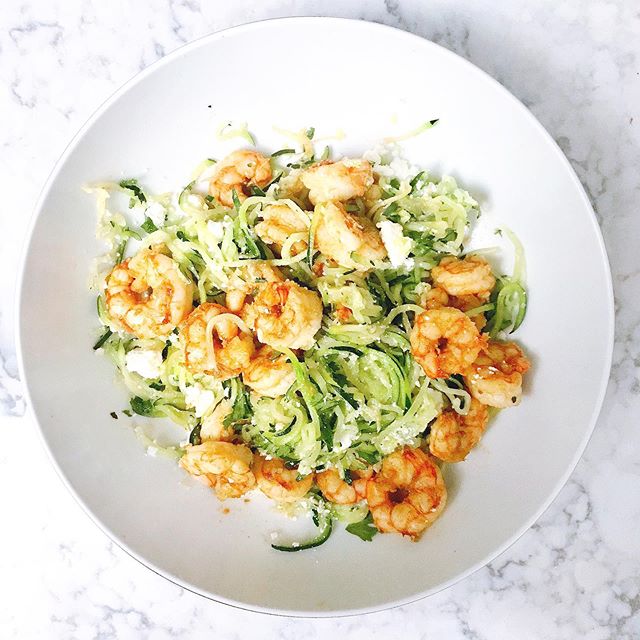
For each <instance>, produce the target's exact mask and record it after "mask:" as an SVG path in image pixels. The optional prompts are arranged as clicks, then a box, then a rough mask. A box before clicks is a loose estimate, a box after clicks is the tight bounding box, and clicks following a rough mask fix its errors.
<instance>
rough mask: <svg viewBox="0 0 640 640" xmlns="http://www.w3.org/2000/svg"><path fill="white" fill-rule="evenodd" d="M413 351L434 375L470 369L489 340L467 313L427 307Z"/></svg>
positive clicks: (413, 339) (415, 328) (420, 317)
mask: <svg viewBox="0 0 640 640" xmlns="http://www.w3.org/2000/svg"><path fill="white" fill-rule="evenodd" d="M410 341H411V353H412V354H413V357H414V358H415V359H416V361H417V362H418V364H419V365H420V366H421V367H422V368H423V369H424V372H425V373H426V374H427V375H428V376H429V377H430V378H448V377H449V376H450V375H452V374H454V373H462V372H464V371H466V370H467V368H468V367H469V366H471V364H473V362H474V360H475V359H476V358H477V356H478V353H480V349H481V348H482V347H483V346H484V345H485V344H486V337H484V336H481V335H480V333H479V331H478V329H477V328H476V326H475V325H474V324H473V322H471V320H470V319H469V318H467V316H465V315H464V313H462V311H459V310H458V309H453V308H452V307H443V308H442V309H432V310H430V311H423V312H422V313H421V314H419V315H418V316H416V319H415V322H414V325H413V330H412V331H411V335H410Z"/></svg>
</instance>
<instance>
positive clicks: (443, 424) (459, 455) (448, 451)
mask: <svg viewBox="0 0 640 640" xmlns="http://www.w3.org/2000/svg"><path fill="white" fill-rule="evenodd" d="M488 420H489V412H488V411H487V407H485V406H484V405H483V404H481V403H480V402H478V401H477V400H476V399H475V398H471V406H470V407H469V413H467V415H466V416H461V415H460V414H459V413H456V412H455V411H454V410H453V409H446V410H445V411H443V412H442V413H441V414H440V415H439V416H438V417H437V418H436V419H435V421H434V423H433V424H432V425H431V433H430V434H429V451H430V452H431V453H432V454H433V455H434V456H435V457H436V458H440V460H444V461H445V462H461V461H462V460H464V459H465V458H466V457H467V454H468V453H469V451H471V449H473V447H475V446H476V445H477V444H478V442H480V438H481V437H482V434H483V433H484V430H485V429H486V428H487V421H488Z"/></svg>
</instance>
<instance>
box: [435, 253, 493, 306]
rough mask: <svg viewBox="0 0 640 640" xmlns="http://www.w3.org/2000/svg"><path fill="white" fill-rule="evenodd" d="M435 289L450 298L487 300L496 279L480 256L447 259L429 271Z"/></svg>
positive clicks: (489, 266)
mask: <svg viewBox="0 0 640 640" xmlns="http://www.w3.org/2000/svg"><path fill="white" fill-rule="evenodd" d="M431 278H432V279H433V284H434V285H435V286H436V287H440V288H442V289H444V290H445V291H446V292H447V293H448V294H449V295H450V296H468V295H473V296H477V297H478V298H480V299H482V300H487V299H488V298H489V296H490V295H491V291H492V289H493V287H495V284H496V279H495V278H494V277H493V273H492V272H491V265H489V263H488V262H487V261H486V260H485V259H484V258H481V257H480V256H467V257H465V258H463V259H462V260H460V259H459V258H453V257H447V258H443V259H442V260H441V261H440V264H439V265H438V266H437V267H434V268H433V269H432V270H431Z"/></svg>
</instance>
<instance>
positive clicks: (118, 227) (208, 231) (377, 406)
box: [90, 123, 526, 535]
mask: <svg viewBox="0 0 640 640" xmlns="http://www.w3.org/2000/svg"><path fill="white" fill-rule="evenodd" d="M432 124H433V123H429V126H432ZM426 126H427V125H425V127H426ZM309 131H311V130H309ZM221 135H223V136H225V137H229V136H241V137H245V138H246V139H247V140H249V138H250V136H249V134H248V132H247V131H246V127H240V128H237V129H234V128H233V127H227V128H225V129H224V130H223V131H222V133H221ZM248 136H249V137H248ZM312 137H313V131H311V133H309V132H307V133H306V134H304V135H303V134H300V135H298V134H296V136H293V139H294V141H295V142H296V143H299V144H300V146H301V147H302V150H301V151H300V152H298V151H296V150H295V149H291V148H286V149H282V150H280V151H278V152H276V153H274V154H273V155H272V158H271V164H272V168H273V174H274V176H275V178H274V180H273V181H272V183H271V184H269V185H267V186H265V187H263V188H258V187H256V188H254V190H253V195H251V196H250V197H247V198H246V199H245V200H244V201H243V202H240V201H239V200H238V199H237V197H234V202H235V206H234V207H232V208H230V207H225V206H222V205H220V204H219V203H217V202H216V201H215V200H214V199H213V198H212V197H211V196H209V195H208V194H207V179H208V176H210V175H211V171H212V168H213V167H214V166H215V161H214V160H212V159H207V160H204V161H203V162H202V163H201V164H200V165H198V167H197V169H196V170H195V171H194V172H193V174H192V176H191V178H190V182H189V183H188V184H187V185H186V186H185V187H184V188H182V189H181V190H180V191H178V192H177V193H176V194H174V195H171V194H161V195H159V196H153V195H151V194H150V193H148V192H147V191H146V190H144V189H143V187H141V186H140V185H138V183H137V182H136V181H134V180H129V181H122V182H120V183H103V184H100V185H95V186H93V187H92V188H91V189H90V190H91V191H92V192H93V193H94V194H95V195H96V198H97V204H98V214H99V223H98V234H99V237H100V238H102V239H103V240H104V241H105V242H106V244H107V253H106V255H105V256H103V257H102V258H101V259H99V261H98V263H97V268H96V273H95V274H94V278H93V279H92V288H93V289H94V291H95V292H96V294H98V304H97V312H98V317H99V319H100V322H101V324H102V325H103V332H102V333H101V334H100V336H99V337H98V339H97V341H96V343H95V345H94V348H95V349H101V350H104V352H105V353H106V354H107V355H108V356H109V357H110V358H111V359H112V360H113V362H114V363H115V365H116V366H117V368H118V370H119V372H120V374H121V377H122V380H123V382H124V384H125V385H126V387H127V389H128V390H129V391H130V393H131V395H132V399H131V408H130V410H129V409H128V410H129V411H132V412H135V413H137V414H140V415H143V416H149V417H168V418H170V419H171V420H173V421H174V422H176V423H178V424H180V425H182V426H183V427H184V428H185V430H186V431H188V432H190V433H191V437H190V441H191V443H192V444H193V443H194V442H198V441H199V440H198V439H199V429H200V426H201V424H202V421H203V420H204V419H206V418H207V416H209V415H210V414H211V413H212V412H213V411H214V409H215V408H216V406H217V405H218V404H219V403H220V402H221V401H222V400H223V399H226V400H228V401H229V403H230V406H231V407H232V411H231V414H229V415H228V416H227V417H226V418H225V425H226V426H230V427H232V428H233V429H234V430H235V432H236V433H237V434H238V435H239V436H240V437H241V438H242V439H243V440H244V441H245V442H246V443H248V444H249V445H251V447H252V448H253V449H254V450H257V451H259V452H261V453H263V454H264V455H267V456H273V457H278V458H281V459H283V460H285V461H287V462H290V463H292V464H294V465H297V467H298V471H299V473H300V474H301V475H305V474H308V473H310V472H312V471H319V470H323V469H327V468H336V469H338V470H339V471H340V473H341V474H344V473H345V472H346V471H347V470H358V469H363V468H365V467H368V466H370V465H377V464H378V463H379V462H380V461H381V459H382V458H383V457H384V456H385V455H388V454H390V453H391V452H393V451H394V450H396V449H397V448H398V447H401V446H404V445H409V446H419V445H420V444H421V442H422V441H423V438H424V437H425V435H426V434H427V433H428V429H429V425H430V423H431V422H432V421H433V420H434V419H435V418H436V416H437V415H438V414H439V413H440V412H441V411H442V410H443V408H444V407H447V406H450V407H452V408H453V409H454V410H455V411H457V412H458V413H460V414H462V415H465V414H466V413H467V412H468V410H469V404H470V397H469V394H468V392H467V391H466V390H465V389H464V387H463V385H462V384H461V383H460V381H459V380H457V379H456V378H455V377H453V378H450V379H447V380H429V379H428V378H427V377H426V376H425V374H424V372H423V370H422V369H421V368H420V367H419V366H418V365H417V364H416V363H415V361H414V360H413V358H412V356H411V354H410V347H409V338H408V334H409V333H410V331H411V326H412V323H413V318H414V316H415V314H416V313H419V312H421V310H422V306H421V304H422V301H423V297H424V294H425V293H426V292H427V291H428V289H429V284H428V280H429V271H430V269H431V268H432V267H433V266H435V265H437V264H438V263H439V262H440V260H441V259H442V258H443V257H444V256H448V255H453V256H457V255H460V253H461V252H462V249H463V242H464V240H465V235H466V233H467V230H468V228H469V225H470V222H471V221H472V219H473V218H474V216H476V215H477V214H478V204H477V202H476V201H475V200H474V199H473V198H472V197H471V196H470V195H469V193H467V192H466V191H464V190H463V189H461V188H460V187H458V185H457V183H456V181H455V180H454V179H453V178H451V177H447V176H445V177H443V178H442V179H440V180H438V179H436V178H434V177H431V176H429V175H428V174H427V173H426V172H424V171H421V172H419V173H416V174H415V175H403V176H395V175H393V174H392V173H391V171H392V167H393V163H391V164H389V163H388V162H386V161H385V160H380V161H379V163H378V164H376V165H375V166H374V171H375V172H376V173H377V177H378V180H377V184H378V186H379V190H380V197H379V198H378V199H377V200H376V202H375V203H373V204H371V203H369V204H368V205H367V206H366V207H365V203H364V200H363V199H362V198H358V199H355V200H354V201H353V202H350V203H349V204H348V207H347V209H348V210H349V211H351V212H352V213H354V214H357V215H369V216H370V218H371V220H372V222H373V223H380V222H382V221H385V220H386V221H389V222H391V223H396V224H397V225H400V226H401V229H402V234H403V236H404V237H406V238H410V239H411V241H412V242H411V243H410V246H411V249H410V253H409V254H408V256H407V259H408V260H407V261H406V263H405V264H403V265H402V266H393V265H392V264H391V263H390V262H389V261H382V262H380V263H377V264H376V265H375V267H376V268H375V269H373V270H370V271H368V272H367V271H358V270H354V269H348V268H343V267H340V266H336V265H335V264H331V263H330V262H327V261H323V262H322V265H321V268H319V269H318V268H317V267H318V261H319V260H321V256H319V255H318V253H317V251H316V250H315V245H314V234H315V232H316V225H317V221H316V220H314V217H313V216H311V215H310V214H309V213H307V212H306V211H304V210H303V209H302V208H301V207H300V201H299V199H298V198H297V197H294V196H291V197H286V198H284V197H283V198H281V197H279V195H280V193H283V194H284V195H287V196H289V195H290V193H289V183H291V182H292V180H293V179H294V177H295V174H293V173H292V172H293V171H295V170H297V169H298V168H304V167H307V166H309V165H310V164H312V162H313V161H314V160H315V157H314V156H313V145H312V143H311V139H312ZM326 154H328V151H326V152H325V155H324V156H323V158H326ZM279 181H281V182H282V183H283V184H286V185H287V187H286V189H284V188H282V189H281V187H280V185H279ZM287 181H288V182H287ZM274 203H278V205H284V206H286V207H289V208H290V209H291V210H292V212H294V213H295V214H296V215H298V216H301V218H302V219H306V220H307V222H308V225H309V232H308V233H307V232H303V233H294V234H291V236H290V237H289V238H288V239H287V240H286V242H285V243H284V246H283V247H282V249H281V251H280V255H279V256H276V255H274V253H273V251H272V250H271V248H270V247H269V246H267V245H266V244H264V243H263V242H262V241H261V240H260V238H259V237H258V236H257V235H256V233H255V226H256V224H257V222H258V221H259V220H260V218H261V212H262V211H263V210H264V208H265V207H266V206H268V205H271V204H274ZM151 207H153V209H152V208H151ZM159 214H160V215H159ZM505 233H506V234H507V235H508V237H509V238H510V239H511V240H512V242H513V243H514V245H515V248H516V260H515V269H514V274H513V276H511V277H503V278H501V279H500V280H499V284H498V287H497V288H496V291H495V292H494V295H493V296H492V298H491V300H490V301H489V302H488V303H487V305H486V306H485V307H482V308H481V309H479V310H472V311H471V312H469V315H470V316H472V315H473V313H474V312H476V313H481V312H484V311H487V312H488V316H489V326H488V330H489V331H490V332H491V335H492V336H493V335H498V334H500V333H501V332H510V331H513V330H515V329H517V328H518V326H519V325H520V323H521V322H522V319H523V318H524V313H525V309H526V291H525V288H524V257H523V253H522V248H521V246H520V245H519V243H518V242H517V239H516V238H515V236H513V234H511V233H510V232H505ZM301 241H304V244H305V249H304V250H302V251H300V250H298V251H296V250H295V249H294V248H295V247H299V246H300V243H301ZM158 245H160V246H162V247H163V248H164V249H163V250H164V251H166V252H167V253H168V254H169V255H171V256H172V258H173V259H174V260H175V261H176V262H177V264H178V265H179V268H180V271H181V272H182V274H183V275H184V276H185V277H186V278H188V279H189V280H190V281H191V282H193V283H194V285H195V288H194V291H195V294H194V304H195V305H198V304H202V303H205V302H216V303H221V304H224V300H225V292H226V291H228V290H230V289H232V288H234V287H236V286H237V283H238V279H240V280H242V278H243V277H244V276H243V271H242V269H241V267H244V266H247V265H250V264H252V263H258V262H259V263H267V264H270V265H271V266H274V267H279V268H280V269H282V271H283V273H284V275H285V277H287V278H289V279H293V280H296V281H298V282H299V283H301V284H303V285H305V286H307V287H311V288H313V289H315V290H317V291H318V293H319V294H320V296H321V298H322V303H323V307H324V315H323V321H322V328H321V330H320V332H319V333H318V334H317V335H316V342H315V344H314V346H313V347H312V348H310V349H308V350H307V351H305V352H293V351H289V350H284V354H285V356H286V358H287V359H288V361H289V362H290V363H291V365H292V366H293V369H294V372H295V382H294V383H293V385H292V386H291V387H290V388H289V390H288V391H287V392H286V394H285V395H282V396H279V397H276V398H270V397H261V396H258V395H256V394H253V393H251V392H250V390H249V389H248V387H245V385H244V384H243V382H242V379H241V377H237V378H233V379H231V380H227V381H225V382H220V381H219V380H217V379H215V378H214V377H212V376H209V375H205V374H192V373H190V372H189V370H188V369H187V368H186V366H185V362H184V354H183V350H182V348H181V346H180V344H179V338H178V335H177V331H175V332H174V333H173V334H171V335H169V337H168V338H167V339H153V340H142V339H138V338H134V337H132V336H130V335H127V334H125V333H123V332H121V331H119V330H118V327H117V326H116V325H115V324H114V323H113V322H112V321H111V319H110V318H109V315H108V311H107V309H106V306H105V304H104V300H103V298H102V295H101V292H102V289H103V286H104V278H105V275H106V274H107V273H108V271H109V270H110V269H111V268H112V267H113V266H114V264H116V263H118V262H120V261H121V260H122V259H124V258H126V257H128V256H131V255H133V254H134V253H135V252H136V251H138V250H139V249H141V248H145V247H154V246H158ZM408 246H409V245H408ZM344 309H347V310H348V317H346V318H345V317H344V316H341V313H344ZM135 349H142V350H144V351H146V352H154V353H156V354H157V353H160V354H161V366H160V370H159V373H158V375H157V376H156V377H154V378H153V379H148V378H145V377H143V376H142V375H140V374H139V373H136V372H135V371H131V370H130V369H129V368H128V367H127V357H128V354H130V353H131V352H132V351H133V350H135ZM156 359H157V358H156ZM339 516H340V517H341V518H342V519H344V520H345V521H346V522H347V523H351V524H355V523H357V522H359V521H361V520H363V518H364V517H365V516H366V509H364V510H363V509H362V508H357V507H354V508H348V509H346V508H343V509H342V510H341V512H340V514H339ZM327 526H329V525H327ZM363 526H364V525H363ZM327 535H328V534H327Z"/></svg>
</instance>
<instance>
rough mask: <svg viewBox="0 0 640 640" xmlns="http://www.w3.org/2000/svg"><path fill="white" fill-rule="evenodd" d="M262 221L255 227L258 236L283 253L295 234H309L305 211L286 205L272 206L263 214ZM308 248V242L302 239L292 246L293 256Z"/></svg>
mask: <svg viewBox="0 0 640 640" xmlns="http://www.w3.org/2000/svg"><path fill="white" fill-rule="evenodd" d="M261 215H262V221H261V222H258V224H257V225H256V226H255V232H256V234H257V236H258V237H259V238H260V239H261V240H262V241H263V242H265V243H266V244H269V245H273V247H274V248H275V250H276V251H278V253H281V252H282V247H283V245H284V244H285V242H286V241H287V240H288V239H289V237H290V236H291V235H293V234H294V233H305V234H306V233H308V231H309V216H308V215H307V214H306V213H304V212H303V211H300V210H296V209H292V208H291V207H289V206H287V205H286V204H270V205H267V206H266V207H264V209H262V212H261ZM306 248H307V240H305V239H301V240H298V241H297V242H294V243H293V245H292V246H291V253H292V254H293V255H295V254H298V253H300V252H301V251H304V250H305V249H306Z"/></svg>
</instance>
